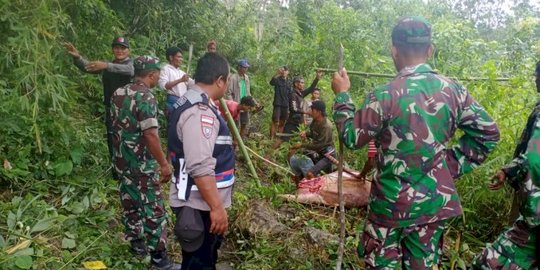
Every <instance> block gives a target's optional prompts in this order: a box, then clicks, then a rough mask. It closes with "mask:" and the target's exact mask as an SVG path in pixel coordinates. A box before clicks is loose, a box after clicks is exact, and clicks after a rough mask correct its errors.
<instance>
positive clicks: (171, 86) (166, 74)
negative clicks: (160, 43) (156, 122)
mask: <svg viewBox="0 0 540 270" xmlns="http://www.w3.org/2000/svg"><path fill="white" fill-rule="evenodd" d="M165 54H166V56H167V61H168V62H169V63H168V64H166V65H165V66H163V67H162V68H161V73H160V76H159V87H161V88H162V89H164V90H166V91H167V102H166V104H167V115H168V114H169V112H170V110H171V108H172V105H173V104H174V103H175V102H176V100H177V99H178V98H179V97H181V96H183V95H184V94H185V93H186V91H187V85H188V84H189V83H193V80H192V79H190V78H189V75H188V74H186V73H185V72H184V71H182V70H181V69H180V65H182V61H183V60H184V58H183V57H182V50H181V49H180V48H178V47H171V48H168V49H167V50H166V51H165Z"/></svg>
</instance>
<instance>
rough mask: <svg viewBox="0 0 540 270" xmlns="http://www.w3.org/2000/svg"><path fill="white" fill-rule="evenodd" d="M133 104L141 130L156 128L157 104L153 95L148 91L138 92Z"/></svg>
mask: <svg viewBox="0 0 540 270" xmlns="http://www.w3.org/2000/svg"><path fill="white" fill-rule="evenodd" d="M135 102H136V104H135V108H134V110H135V115H136V116H137V121H138V122H139V124H140V126H141V130H146V129H149V128H157V127H158V121H157V104H156V99H155V98H154V95H152V93H150V91H142V92H139V93H137V98H136V101H135Z"/></svg>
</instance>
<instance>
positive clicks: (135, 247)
mask: <svg viewBox="0 0 540 270" xmlns="http://www.w3.org/2000/svg"><path fill="white" fill-rule="evenodd" d="M130 251H131V253H132V254H133V255H137V256H141V257H144V256H146V255H148V252H147V251H146V244H145V243H144V240H142V239H136V240H131V249H130Z"/></svg>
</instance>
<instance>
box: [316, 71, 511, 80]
mask: <svg viewBox="0 0 540 270" xmlns="http://www.w3.org/2000/svg"><path fill="white" fill-rule="evenodd" d="M316 70H320V71H324V72H336V70H335V69H331V68H316ZM347 74H349V75H350V74H353V75H358V76H364V77H376V78H394V77H396V75H395V74H384V73H371V72H362V71H348V70H347ZM448 78H450V79H453V80H457V81H491V80H493V81H496V82H507V81H509V80H510V78H493V79H491V78H488V77H467V78H458V77H448Z"/></svg>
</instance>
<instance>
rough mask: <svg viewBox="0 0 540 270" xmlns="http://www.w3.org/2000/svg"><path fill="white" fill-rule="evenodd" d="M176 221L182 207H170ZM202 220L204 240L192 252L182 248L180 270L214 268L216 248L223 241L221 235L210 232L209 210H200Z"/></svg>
mask: <svg viewBox="0 0 540 270" xmlns="http://www.w3.org/2000/svg"><path fill="white" fill-rule="evenodd" d="M171 209H172V210H173V212H174V214H175V215H176V222H178V218H179V216H178V215H179V214H180V210H181V209H182V207H171ZM200 212H201V217H202V220H203V222H204V242H203V243H202V245H201V247H200V248H199V249H198V250H196V251H194V252H187V251H185V250H183V249H182V270H215V269H216V263H217V258H218V249H219V247H220V246H221V243H222V242H223V236H222V235H217V234H213V233H210V225H211V221H210V212H209V211H200Z"/></svg>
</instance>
